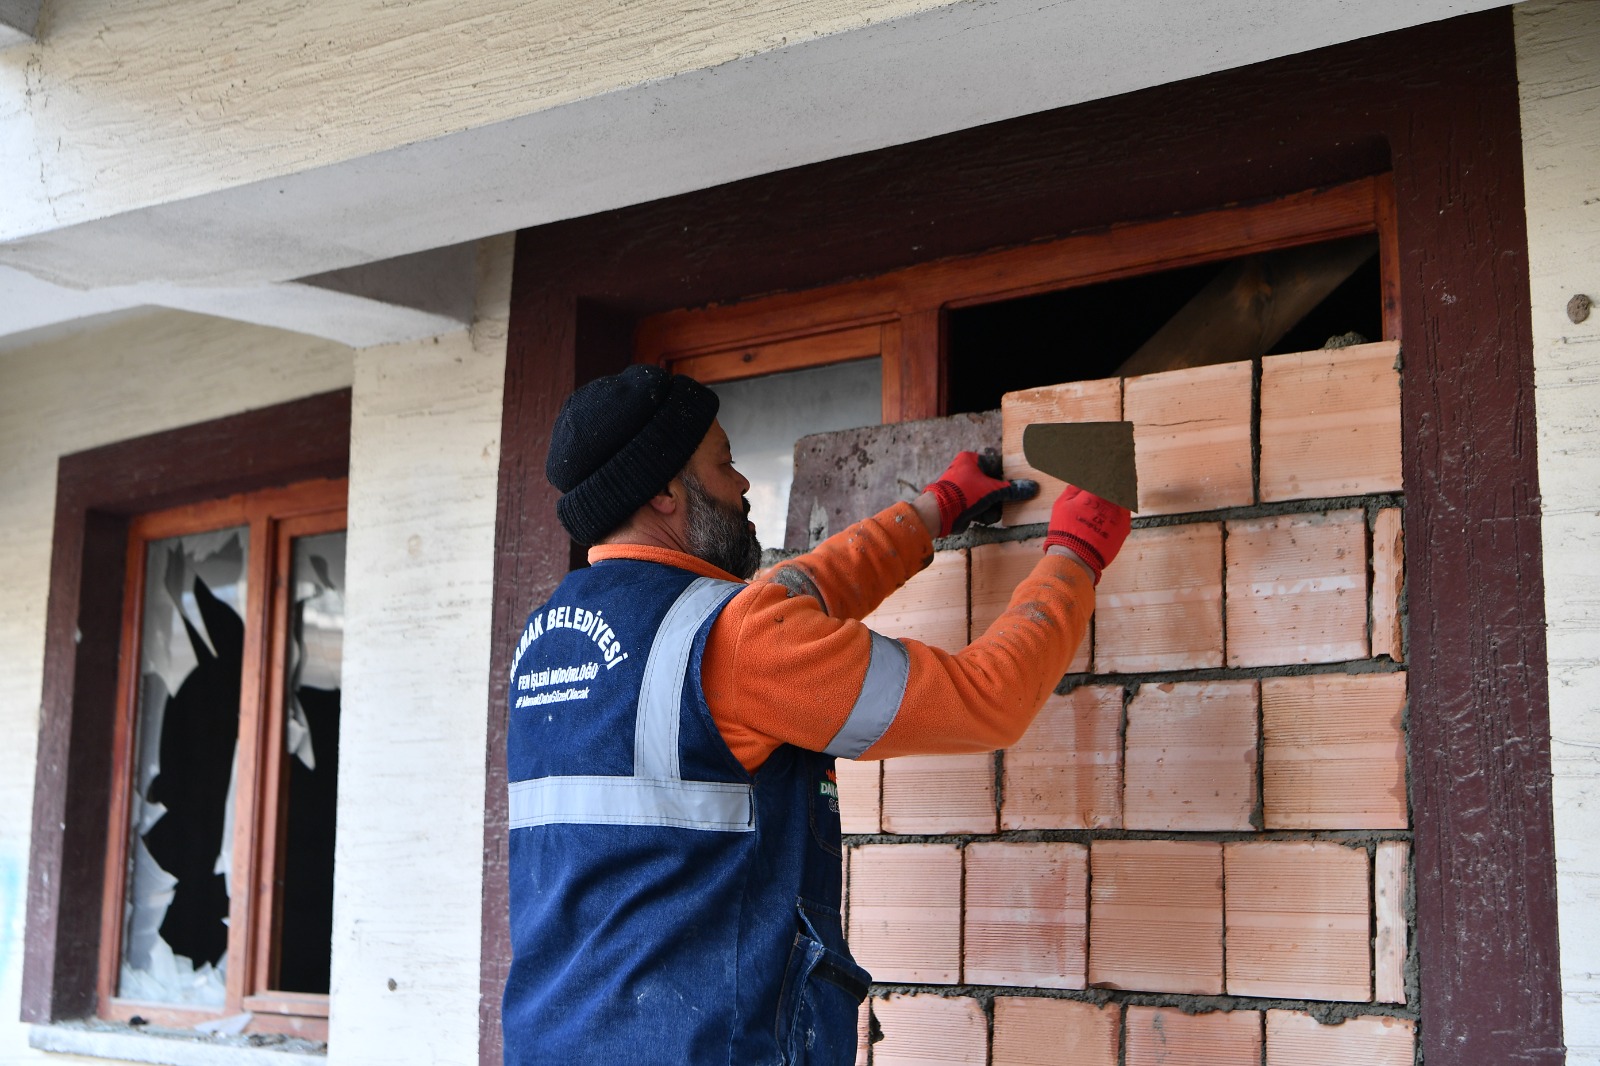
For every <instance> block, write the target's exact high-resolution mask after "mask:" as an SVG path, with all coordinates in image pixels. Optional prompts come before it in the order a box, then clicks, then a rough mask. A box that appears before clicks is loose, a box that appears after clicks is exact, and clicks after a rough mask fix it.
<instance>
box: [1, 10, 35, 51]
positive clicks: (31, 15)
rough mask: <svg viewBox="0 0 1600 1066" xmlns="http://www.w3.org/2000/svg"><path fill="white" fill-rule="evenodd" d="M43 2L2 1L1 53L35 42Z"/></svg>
mask: <svg viewBox="0 0 1600 1066" xmlns="http://www.w3.org/2000/svg"><path fill="white" fill-rule="evenodd" d="M40 3H41V0H0V52H3V51H5V50H6V49H7V48H12V47H15V46H16V45H19V44H27V43H28V42H30V41H32V40H33V37H34V31H35V30H37V29H38V26H39V5H40Z"/></svg>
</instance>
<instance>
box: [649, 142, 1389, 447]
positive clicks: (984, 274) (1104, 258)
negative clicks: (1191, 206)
mask: <svg viewBox="0 0 1600 1066" xmlns="http://www.w3.org/2000/svg"><path fill="white" fill-rule="evenodd" d="M1363 234H1376V235H1377V237H1378V247H1379V252H1378V256H1379V277H1380V282H1379V284H1380V291H1381V300H1382V306H1383V315H1382V321H1383V337H1382V339H1384V340H1391V339H1396V338H1398V337H1399V335H1400V326H1399V323H1400V301H1399V262H1400V259H1399V242H1398V238H1397V236H1396V232H1395V224H1394V182H1393V180H1392V178H1391V177H1390V176H1389V175H1388V174H1380V175H1375V176H1372V177H1366V178H1360V179H1358V180H1355V181H1350V182H1345V183H1343V184H1340V185H1336V186H1333V187H1331V188H1326V189H1316V190H1312V191H1308V192H1302V193H1297V194H1294V195H1291V196H1284V197H1280V198H1278V199H1276V200H1271V201H1268V202H1266V203H1258V204H1248V205H1242V206H1234V207H1222V208H1218V209H1216V210H1213V211H1206V212H1201V213H1197V214H1194V215H1189V216H1186V217H1182V218H1172V219H1157V220H1154V221H1145V222H1131V223H1124V224H1119V225H1115V226H1111V227H1109V228H1108V229H1105V230H1102V231H1100V232H1096V233H1088V234H1080V235H1074V236H1070V237H1064V238H1061V239H1058V240H1053V241H1044V242H1040V243H1038V244H1031V245H1024V246H1022V247H1019V248H1008V249H1004V250H1001V251H994V252H987V253H983V254H980V255H973V256H963V257H959V258H951V259H944V260H939V261H935V262H929V263H921V264H918V265H916V266H912V267H907V268H905V269H903V270H897V271H893V272H890V273H887V274H882V275H880V276H878V277H875V278H868V279H865V280H861V281H851V282H844V283H841V284H837V285H828V286H824V287H821V288H816V289H810V290H806V291H801V292H786V293H779V294H777V295H773V296H766V297H760V298H757V299H752V300H747V301H741V302H738V303H731V304H724V305H715V306H710V307H702V308H685V309H678V310H671V311H665V312H662V313H660V314H655V315H651V316H650V317H648V318H645V319H643V320H642V321H641V322H640V323H639V326H638V330H637V334H636V340H635V359H637V360H638V361H639V362H646V363H655V364H657V365H660V366H663V367H666V368H667V369H669V370H672V371H674V372H675V373H680V374H688V375H689V376H690V377H693V378H695V379H696V380H698V381H701V382H704V383H706V384H712V383H717V382H724V381H734V380H738V379H740V378H749V377H756V376H759V375H762V374H772V373H779V372H781V371H786V370H800V369H806V368H810V367H817V366H827V365H833V364H837V363H842V362H847V361H850V360H855V359H867V358H872V357H874V356H880V357H882V359H883V421H884V422H885V423H890V422H902V421H911V420H914V419H920V418H935V417H938V416H939V415H942V414H945V413H947V412H948V410H949V407H950V399H951V398H950V396H949V357H948V353H947V351H946V343H945V341H946V333H947V329H946V316H947V314H948V312H950V311H955V310H960V309H962V308H968V307H976V306H981V305H983V304H989V303H995V302H998V301H1001V300H1014V299H1018V298H1020V297H1025V296H1036V295H1040V294H1042V293H1048V292H1058V291H1061V290H1063V289H1073V288H1080V287H1082V286H1085V285H1097V284H1100V283H1103V282H1109V281H1118V280H1122V279H1125V278H1131V277H1137V276H1139V275H1142V274H1152V273H1157V272H1160V271H1166V270H1177V269H1181V268H1183V267H1191V266H1196V265H1199V264H1203V263H1212V262H1216V261H1218V260H1225V259H1236V258H1239V257H1241V256H1247V255H1257V254H1260V253H1263V252H1273V251H1278V250H1281V249H1284V248H1292V247H1296V246H1299V245H1307V244H1318V243H1322V242H1324V241H1333V240H1338V239H1340V238H1343V237H1355V236H1360V235H1363Z"/></svg>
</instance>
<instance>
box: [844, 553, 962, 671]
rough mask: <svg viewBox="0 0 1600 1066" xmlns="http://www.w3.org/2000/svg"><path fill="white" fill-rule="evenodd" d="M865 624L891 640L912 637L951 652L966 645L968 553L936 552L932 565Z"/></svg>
mask: <svg viewBox="0 0 1600 1066" xmlns="http://www.w3.org/2000/svg"><path fill="white" fill-rule="evenodd" d="M863 621H864V622H865V623H866V624H867V626H868V627H870V628H871V629H873V630H875V631H877V632H879V633H882V634H883V635H884V636H888V637H909V638H911V639H913V640H920V641H922V643H924V644H932V645H933V646H934V647H936V648H943V649H944V650H945V651H948V652H958V651H960V650H961V649H962V648H964V647H966V644H967V553H966V552H964V551H942V552H935V553H934V555H933V562H931V563H929V564H928V567H927V569H925V570H923V571H922V572H921V573H920V574H918V575H917V576H916V577H913V578H912V579H911V580H910V581H907V582H906V583H905V584H904V585H902V586H900V587H899V588H898V589H896V590H895V591H894V592H893V593H892V594H891V595H890V596H889V598H888V599H886V600H884V601H883V602H882V603H881V604H879V605H878V609H877V610H876V611H873V612H872V613H871V614H869V615H867V617H866V618H865V619H863Z"/></svg>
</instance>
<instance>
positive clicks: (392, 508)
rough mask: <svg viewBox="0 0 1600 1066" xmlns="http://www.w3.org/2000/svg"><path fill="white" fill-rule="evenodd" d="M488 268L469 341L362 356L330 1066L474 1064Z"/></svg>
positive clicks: (488, 520) (503, 295)
mask: <svg viewBox="0 0 1600 1066" xmlns="http://www.w3.org/2000/svg"><path fill="white" fill-rule="evenodd" d="M479 267H480V275H481V279H482V283H481V286H480V290H479V291H480V302H479V308H478V316H477V323H476V325H475V326H474V328H473V330H472V331H471V333H466V332H462V333H456V334H451V335H449V336H445V337H441V338H439V339H438V341H437V342H436V343H435V342H424V343H422V344H415V345H404V346H394V347H388V348H371V349H367V350H364V351H362V352H360V353H359V354H358V355H357V357H356V371H355V395H354V411H353V416H354V417H353V425H352V427H351V452H350V540H349V564H348V565H349V571H348V578H349V586H350V591H349V597H348V611H349V616H348V619H347V626H348V628H347V630H346V637H345V645H344V651H345V666H344V670H345V674H344V679H345V685H346V690H345V691H346V702H345V707H344V717H343V723H342V725H341V734H340V766H339V773H340V779H339V830H338V844H337V852H336V855H335V860H334V869H335V882H336V892H335V904H334V931H333V937H334V941H333V992H332V995H333V1000H332V1006H333V1018H332V1024H331V1031H330V1040H329V1056H328V1057H329V1062H330V1064H332V1066H346V1064H351V1063H374V1064H389V1063H417V1064H430V1066H431V1064H439V1066H447V1064H454V1063H461V1064H467V1063H476V1062H477V1061H478V945H479V941H480V932H481V919H480V915H481V895H482V885H483V787H484V761H483V758H484V757H483V752H484V744H485V735H484V730H485V728H486V722H485V720H484V710H483V709H484V707H485V705H486V704H487V702H488V697H489V692H488V684H489V625H490V602H491V592H492V586H493V577H494V573H493V561H494V516H495V483H496V471H497V468H498V465H499V456H500V407H501V390H502V379H503V377H504V370H505V338H506V331H505V328H506V322H507V318H508V314H509V312H508V307H507V300H508V299H509V295H510V275H511V240H510V239H509V238H506V239H503V240H496V241H492V242H485V245H484V247H483V251H482V254H480V257H479Z"/></svg>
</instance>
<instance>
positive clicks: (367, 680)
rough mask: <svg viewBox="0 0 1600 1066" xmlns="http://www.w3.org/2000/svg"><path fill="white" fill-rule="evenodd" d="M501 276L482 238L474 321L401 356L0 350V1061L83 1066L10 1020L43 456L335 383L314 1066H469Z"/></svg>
mask: <svg viewBox="0 0 1600 1066" xmlns="http://www.w3.org/2000/svg"><path fill="white" fill-rule="evenodd" d="M510 263H511V242H510V239H509V238H507V239H503V240H494V241H487V242H484V244H483V246H482V248H481V251H480V254H479V257H478V264H477V266H478V275H479V278H478V280H479V303H478V310H477V320H476V322H475V324H474V326H473V328H472V329H471V331H461V332H458V333H455V334H451V335H448V336H444V337H440V338H437V339H435V340H429V341H424V342H420V343H416V344H407V345H394V346H389V347H383V348H373V349H369V350H366V351H363V352H360V353H355V352H352V351H350V350H349V349H346V348H343V347H342V346H340V345H337V344H333V343H331V342H328V341H321V340H317V339H314V338H309V337H305V336H301V335H297V334H290V333H284V332H281V331H275V330H270V329H263V328H259V327H253V326H245V325H239V324H236V323H232V322H225V321H222V320H218V319H210V318H202V317H199V316H194V315H187V314H183V313H179V312H157V313H150V314H143V315H139V316H136V317H132V318H127V319H122V320H118V321H116V322H114V323H112V324H109V325H104V326H101V327H99V328H95V329H92V330H89V331H86V332H82V333H79V334H76V335H74V336H70V337H66V338H64V339H59V340H54V341H48V342H40V343H35V344H32V345H30V346H27V347H14V348H11V349H9V350H4V351H0V736H4V737H5V741H4V743H3V744H0V1064H11V1063H24V1062H43V1061H52V1062H60V1061H79V1060H75V1059H67V1058H63V1057H60V1056H46V1055H44V1054H43V1053H40V1052H36V1051H32V1050H30V1048H29V1046H28V1036H29V1033H28V1028H27V1027H26V1026H24V1025H22V1024H20V1023H18V1022H17V1021H16V1018H17V1016H18V1011H19V1003H20V996H21V973H22V954H23V933H24V929H23V917H24V916H23V906H22V903H23V898H24V893H25V889H26V883H27V864H28V835H29V834H28V828H29V823H30V820H31V816H32V815H31V812H32V803H33V781H34V751H35V746H36V738H37V732H38V709H39V694H40V690H41V683H42V677H41V672H42V661H43V640H44V620H45V603H46V598H47V595H48V587H47V586H48V575H49V562H50V537H51V524H52V521H53V508H54V493H55V461H56V457H57V456H59V455H61V454H65V453H70V452H75V451H79V450H82V449H84V448H89V447H93V446H96V445H100V444H105V443H109V442H112V441H116V440H121V439H124V438H127V437H132V436H137V435H140V434H145V433H150V432H154V431H158V430H163V429H169V428H172V427H175V426H179V425H183V424H187V423H191V422H196V421H201V420H204V419H209V418H216V417H220V416H222V415H226V414H231V413H235V412H237V411H240V410H245V409H248V408H252V407H260V406H265V405H268V404H272V403H278V402H281V401H284V400H288V399H293V398H295V397H299V396H305V395H311V394H315V393H320V392H327V391H330V390H333V389H339V388H345V387H350V386H353V389H354V393H353V419H352V431H351V432H352V442H351V470H350V474H351V486H350V539H349V545H348V570H347V575H346V576H347V582H348V587H349V596H348V605H347V610H348V617H347V631H346V640H345V645H344V648H345V666H344V680H345V693H346V695H345V704H344V714H343V727H342V734H343V735H342V743H341V749H342V757H341V765H340V790H339V793H340V795H339V815H338V817H339V838H338V853H337V859H336V863H337V866H336V873H335V878H336V888H335V896H336V905H335V931H334V945H333V949H334V961H333V967H334V971H333V999H332V1006H333V1018H332V1039H331V1041H330V1050H329V1061H330V1062H331V1063H334V1064H342V1063H355V1062H372V1063H380V1062H381V1063H418V1064H424V1063H426V1064H434V1063H439V1064H447V1063H471V1062H476V1060H477V1047H478V1036H477V1021H478V943H479V935H480V925H479V897H480V893H481V876H482V875H481V871H482V839H483V836H482V833H483V828H482V826H483V823H482V807H483V772H484V768H483V751H484V728H485V723H484V716H483V708H484V705H485V702H486V700H487V691H486V686H487V684H488V677H487V672H488V662H489V603H490V586H491V564H492V559H493V538H494V513H495V472H496V467H497V462H498V447H499V432H500V407H501V400H500V396H501V378H502V375H503V368H504V358H505V332H506V331H505V327H506V319H507V309H506V301H507V297H508V293H509V287H510V286H509V279H510ZM391 979H393V981H394V988H393V989H391V988H390V987H389V983H388V982H389V981H390V980H391ZM224 1060H225V1058H224ZM82 1061H90V1060H82ZM101 1061H103V1060H101Z"/></svg>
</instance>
